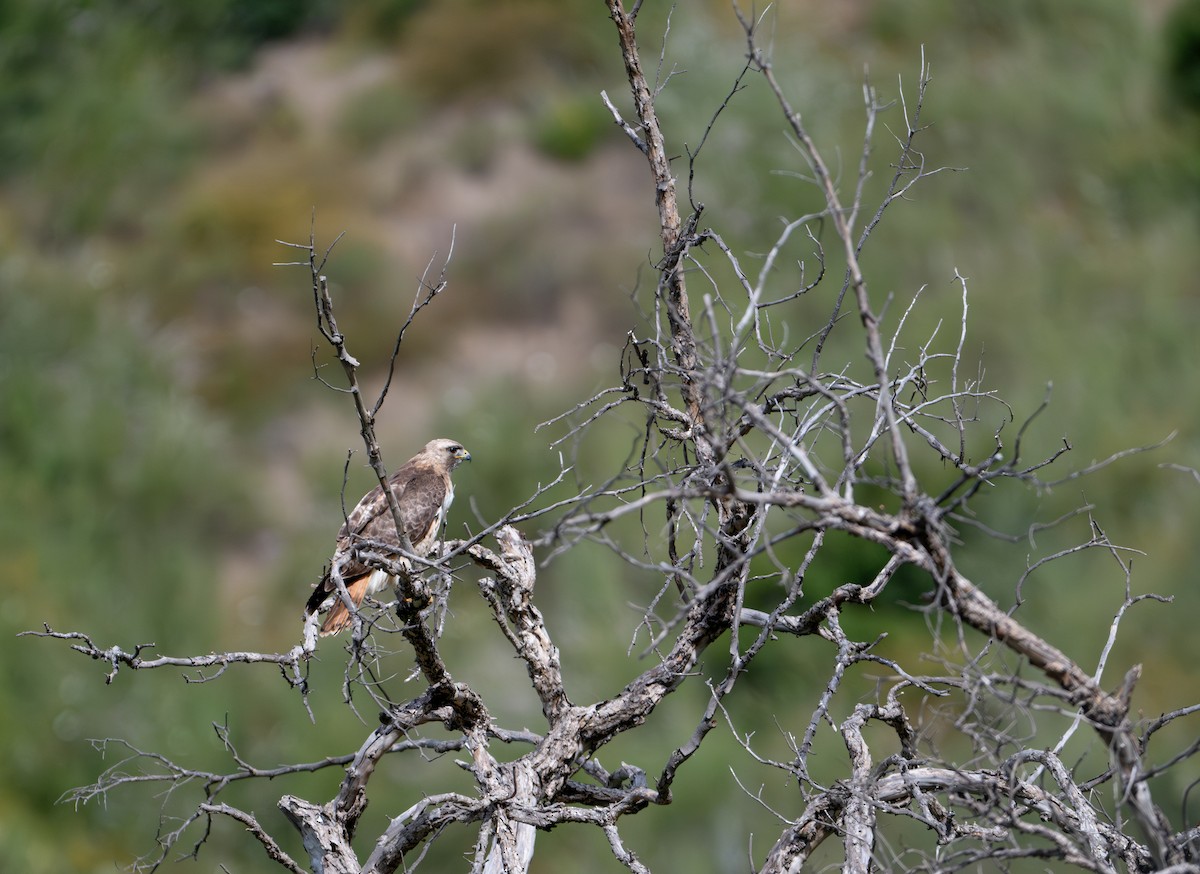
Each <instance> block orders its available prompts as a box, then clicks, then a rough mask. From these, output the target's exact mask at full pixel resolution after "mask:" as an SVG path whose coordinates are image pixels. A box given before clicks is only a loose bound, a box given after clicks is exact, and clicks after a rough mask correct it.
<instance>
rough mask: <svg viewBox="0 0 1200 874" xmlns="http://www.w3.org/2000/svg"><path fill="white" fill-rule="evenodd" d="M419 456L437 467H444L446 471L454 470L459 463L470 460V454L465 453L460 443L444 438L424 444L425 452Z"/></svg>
mask: <svg viewBox="0 0 1200 874" xmlns="http://www.w3.org/2000/svg"><path fill="white" fill-rule="evenodd" d="M421 454H422V455H425V456H427V457H428V458H429V459H430V461H432V462H434V463H435V464H437V465H439V466H441V465H445V467H446V470H454V468H455V466H456V465H457V464H458V463H459V462H460V461H470V460H471V453H469V452H467V450H466V448H465V447H464V446H463V445H462V444H461V443H459V442H458V441H457V440H449V439H447V438H445V437H439V438H438V439H436V440H430V441H429V442H428V443H426V444H425V451H424V452H422V453H421Z"/></svg>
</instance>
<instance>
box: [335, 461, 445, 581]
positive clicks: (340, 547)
mask: <svg viewBox="0 0 1200 874" xmlns="http://www.w3.org/2000/svg"><path fill="white" fill-rule="evenodd" d="M388 484H389V486H390V487H391V489H392V494H393V495H395V496H396V503H397V504H398V505H399V507H400V519H401V521H403V523H404V530H405V533H407V534H408V539H409V542H410V543H412V545H413V549H414V550H415V551H416V552H417V554H423V552H424V551H425V550H428V548H429V547H430V546H431V545H432V543H433V538H434V536H435V535H436V534H437V525H438V522H439V521H440V520H439V518H438V517H439V514H440V512H441V509H442V502H443V501H445V499H446V478H445V477H443V476H442V475H441V474H440V473H438V472H437V471H435V470H431V469H429V468H426V467H417V466H414V465H405V466H404V467H402V468H400V470H398V471H396V473H395V474H393V475H392V477H391V478H390V480H389V483H388ZM364 539H365V540H378V541H380V542H381V543H388V544H398V540H399V538H397V537H396V523H395V520H394V519H393V518H392V511H391V508H390V507H388V503H387V501H386V500H384V497H383V489H381V488H380V487H379V486H376V487H375V488H374V489H373V490H372V491H371V492H370V493H368V494H367V495H366V497H364V498H363V499H362V500H361V501H359V502H358V506H356V507H355V508H354V511H353V512H352V513H351V514H350V516H349V517H348V518H347V520H346V524H344V525H342V530H341V531H339V532H338V542H337V550H336V552H335V553H334V558H335V559H337V558H340V557H342V556H343V555H344V554H346V553H348V552H349V551H350V550H351V549H352V548H353V546H354V544H355V541H356V540H364ZM369 570H370V568H368V567H367V566H366V565H364V564H362V563H361V562H358V561H354V560H350V561H348V562H346V563H345V564H344V565H342V575H343V576H344V577H345V578H346V579H347V580H350V579H352V578H354V577H357V576H360V575H361V574H365V573H367V572H368V571H369Z"/></svg>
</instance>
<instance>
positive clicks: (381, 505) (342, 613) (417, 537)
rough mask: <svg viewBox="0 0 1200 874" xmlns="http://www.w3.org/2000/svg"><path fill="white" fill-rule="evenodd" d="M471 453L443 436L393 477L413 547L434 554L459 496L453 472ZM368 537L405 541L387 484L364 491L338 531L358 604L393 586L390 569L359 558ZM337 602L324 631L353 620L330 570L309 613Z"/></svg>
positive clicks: (342, 564) (339, 563) (345, 574)
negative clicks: (357, 551)
mask: <svg viewBox="0 0 1200 874" xmlns="http://www.w3.org/2000/svg"><path fill="white" fill-rule="evenodd" d="M470 460H471V453H469V452H467V450H465V449H464V448H463V446H462V444H461V443H459V442H457V441H455V440H447V439H445V438H439V439H437V440H430V441H429V442H428V443H426V444H425V448H424V449H422V450H421V451H420V452H419V453H418V454H416V455H414V456H413V457H412V458H410V459H409V460H408V461H406V462H405V463H404V465H403V466H402V467H401V468H400V469H399V470H397V471H396V472H395V473H394V474H392V475H391V476H390V477H389V478H388V486H389V487H390V488H391V490H392V494H393V495H395V496H396V504H397V505H398V506H399V508H400V520H401V521H402V522H403V523H404V530H405V532H407V534H408V539H409V542H410V543H411V544H412V551H413V552H414V553H415V554H416V555H419V556H422V557H423V556H426V555H429V554H430V553H431V552H432V551H433V548H434V546H435V545H436V544H437V536H438V531H439V530H440V529H441V526H442V520H443V519H444V518H445V516H446V511H447V510H449V509H450V502H451V501H453V500H454V484H453V483H452V482H451V481H450V471H452V470H454V468H455V467H456V466H457V465H458V463H459V462H460V461H470ZM364 540H377V541H380V542H381V543H386V544H388V545H389V546H396V547H398V546H399V545H400V543H399V538H398V537H397V536H396V523H395V521H394V520H393V518H392V511H391V509H389V507H388V502H387V498H386V497H384V494H383V488H382V487H381V486H376V487H375V488H374V489H372V490H371V491H370V492H368V493H367V494H366V495H364V496H363V498H362V500H361V501H359V502H358V505H357V506H356V507H355V508H354V510H353V511H351V513H350V515H349V516H348V517H347V519H346V523H345V524H344V525H342V530H341V531H339V532H338V536H337V549H335V550H334V553H333V558H332V560H331V565H332V566H333V567H335V568H337V569H338V571H339V573H340V574H341V576H342V581H343V582H344V583H345V584H346V591H347V592H348V593H349V594H350V600H352V601H353V602H354V605H355V606H356V607H360V606H362V602H363V598H365V597H366V596H367V595H373V594H375V593H376V592H379V591H382V590H383V589H385V588H387V586H388V585H389V584H390V583H391V581H392V577H391V575H390V574H388V572H387V571H384V570H379V569H377V568H371V567H367V565H365V564H363V563H362V562H361V561H359V560H358V559H357V558H355V557H354V548H355V546H356V545H358V544H359V543H361V542H362V541H364ZM330 604H331V605H332V607H331V608H330V610H329V615H328V616H326V617H325V621H324V622H323V623H322V624H321V634H322V635H326V634H336V633H337V632H339V631H341V630H342V629H343V628H345V627H346V626H348V625H349V624H350V622H351V617H350V611H349V610H347V609H346V605H345V603H344V602H343V601H342V600H341V597H340V596H339V594H338V591H337V584H336V583H335V582H334V581H333V579H332V577H331V576H330V574H329V572H328V571H327V572H326V573H325V578H324V579H323V580H321V582H320V583H319V584H318V585H317V587H316V589H315V590H313V593H312V597H310V598H309V599H308V605H307V606H306V607H305V608H304V612H305V615H306V616H311V615H312V614H314V613H316V612H318V611H319V610H320V609H321V608H322V607H325V606H328V605H330Z"/></svg>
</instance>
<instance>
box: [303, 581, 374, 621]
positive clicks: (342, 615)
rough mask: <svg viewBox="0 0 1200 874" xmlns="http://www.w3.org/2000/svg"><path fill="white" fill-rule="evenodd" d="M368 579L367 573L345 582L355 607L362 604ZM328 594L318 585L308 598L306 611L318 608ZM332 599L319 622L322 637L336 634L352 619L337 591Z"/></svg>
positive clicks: (312, 611) (310, 611)
mask: <svg viewBox="0 0 1200 874" xmlns="http://www.w3.org/2000/svg"><path fill="white" fill-rule="evenodd" d="M369 581H370V575H369V574H368V575H367V576H363V577H359V578H358V579H357V580H354V581H353V582H350V583H347V584H346V591H347V592H348V593H349V595H350V600H351V601H353V602H354V606H355V607H361V606H362V602H363V598H365V597H366V596H367V583H368V582H369ZM329 596H330V593H329V592H327V591H324V586H318V587H317V590H316V591H315V592H313V596H312V597H311V598H309V600H308V608H307V609H308V612H309V613H315V612H316V611H317V610H318V609H319V608H320V606H321V604H322V602H323V601H325V599H326V598H328V597H329ZM333 599H334V600H333V606H332V607H331V608H330V609H329V615H328V616H326V617H325V621H324V622H322V623H321V636H322V637H325V636H326V635H329V634H337V633H338V632H339V631H341V630H342V629H343V628H346V627H347V626H349V625H350V624H351V622H352V621H353V620H352V618H351V616H350V611H349V610H347V609H346V605H345V604H344V603H343V602H342V599H341V597H340V596H339V595H338V594H337V592H334V593H333Z"/></svg>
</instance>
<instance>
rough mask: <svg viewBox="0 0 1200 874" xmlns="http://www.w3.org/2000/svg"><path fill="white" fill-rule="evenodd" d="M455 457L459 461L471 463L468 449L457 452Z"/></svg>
mask: <svg viewBox="0 0 1200 874" xmlns="http://www.w3.org/2000/svg"><path fill="white" fill-rule="evenodd" d="M454 457H455V458H457V459H458V460H459V461H470V460H471V453H469V452H467V450H466V449H459V450H458V451H457V452H455V453H454Z"/></svg>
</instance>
